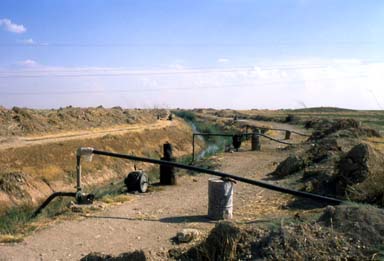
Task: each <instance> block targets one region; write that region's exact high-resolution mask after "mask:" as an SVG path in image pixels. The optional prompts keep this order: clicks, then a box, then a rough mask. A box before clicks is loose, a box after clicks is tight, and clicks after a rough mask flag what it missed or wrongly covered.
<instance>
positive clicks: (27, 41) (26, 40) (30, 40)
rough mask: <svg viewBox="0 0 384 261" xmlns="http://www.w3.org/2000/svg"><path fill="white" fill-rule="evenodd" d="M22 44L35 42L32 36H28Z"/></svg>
mask: <svg viewBox="0 0 384 261" xmlns="http://www.w3.org/2000/svg"><path fill="white" fill-rule="evenodd" d="M23 43H24V44H30V45H33V44H36V42H35V41H34V40H33V39H32V38H29V39H25V40H24V41H23Z"/></svg>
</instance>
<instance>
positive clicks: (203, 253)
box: [170, 222, 241, 260]
mask: <svg viewBox="0 0 384 261" xmlns="http://www.w3.org/2000/svg"><path fill="white" fill-rule="evenodd" d="M240 237H241V231H240V229H239V228H238V227H237V226H235V225H234V224H233V223H230V222H220V223H218V224H217V225H216V226H215V228H214V229H212V231H211V233H210V234H209V236H208V238H207V239H206V240H204V241H203V242H202V243H200V244H199V245H197V246H195V247H192V248H191V249H189V250H188V251H187V252H185V253H183V254H181V255H178V253H177V252H176V253H175V252H174V251H170V255H171V257H172V258H175V259H177V260H235V259H236V248H237V244H238V242H239V240H240Z"/></svg>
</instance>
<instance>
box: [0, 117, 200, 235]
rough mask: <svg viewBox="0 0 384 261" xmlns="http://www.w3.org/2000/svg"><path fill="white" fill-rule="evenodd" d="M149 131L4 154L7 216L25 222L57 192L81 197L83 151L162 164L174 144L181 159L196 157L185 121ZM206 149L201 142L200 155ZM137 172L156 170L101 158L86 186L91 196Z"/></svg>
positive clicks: (2, 200)
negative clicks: (86, 148) (78, 176)
mask: <svg viewBox="0 0 384 261" xmlns="http://www.w3.org/2000/svg"><path fill="white" fill-rule="evenodd" d="M147 125H148V128H140V129H136V130H132V131H125V132H124V133H121V132H119V133H113V134H104V135H102V136H100V135H98V134H97V135H92V134H91V135H88V136H82V137H81V138H78V139H72V138H71V139H69V140H59V141H56V140H53V141H52V140H51V141H50V142H44V143H40V141H39V142H38V144H32V145H28V146H22V147H16V148H8V149H3V150H0V165H1V173H0V206H1V209H0V213H1V215H2V216H3V217H5V216H7V215H8V216H10V215H12V213H19V214H20V215H21V216H24V214H25V213H22V212H31V211H32V210H33V209H35V208H36V206H37V205H38V204H39V203H41V201H42V200H44V199H45V198H47V197H48V196H49V195H50V194H51V193H52V192H54V191H75V188H74V187H75V182H76V181H75V180H76V150H77V148H78V147H80V146H90V147H94V148H100V149H104V150H110V151H118V152H124V153H130V154H135V155H141V156H146V157H152V158H160V156H161V154H162V145H163V144H164V143H166V142H170V143H172V144H175V145H174V146H173V147H174V155H175V156H176V157H181V156H185V155H189V154H190V152H191V147H192V146H191V136H192V130H191V128H190V126H189V125H188V124H186V123H185V122H184V121H183V120H181V119H174V120H173V121H167V120H159V121H158V123H157V124H156V125H150V124H147ZM144 126H145V125H144ZM152 126H154V127H152ZM202 145H203V143H202V142H198V143H197V147H198V149H201V148H202ZM135 167H136V168H139V169H144V170H148V169H150V168H151V167H152V166H150V165H148V164H144V163H134V162H130V161H122V160H113V159H109V158H102V157H98V158H97V159H95V160H94V161H93V162H84V163H83V177H82V182H83V183H84V185H85V190H90V189H95V188H100V187H103V186H105V185H108V184H110V183H111V182H116V181H119V180H123V179H124V177H125V176H126V175H127V174H128V173H129V172H130V171H132V170H134V168H135ZM16 218H17V217H16ZM1 223H2V225H1V234H9V233H14V232H15V231H7V229H10V226H9V224H3V223H5V221H4V222H1ZM3 225H4V226H3Z"/></svg>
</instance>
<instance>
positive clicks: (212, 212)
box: [208, 178, 233, 220]
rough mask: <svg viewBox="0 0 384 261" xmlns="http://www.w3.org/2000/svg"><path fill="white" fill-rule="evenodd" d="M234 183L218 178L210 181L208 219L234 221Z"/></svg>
mask: <svg viewBox="0 0 384 261" xmlns="http://www.w3.org/2000/svg"><path fill="white" fill-rule="evenodd" d="M232 209H233V183H232V182H231V181H224V180H222V179H218V178H211V179H209V180H208V217H209V218H211V219H214V220H220V219H232Z"/></svg>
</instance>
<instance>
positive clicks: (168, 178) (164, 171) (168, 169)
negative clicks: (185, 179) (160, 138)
mask: <svg viewBox="0 0 384 261" xmlns="http://www.w3.org/2000/svg"><path fill="white" fill-rule="evenodd" d="M163 150H164V157H162V158H161V160H166V161H175V158H174V157H172V144H169V143H165V144H164V145H163ZM160 184H162V185H176V170H175V167H173V166H169V165H162V164H160Z"/></svg>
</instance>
